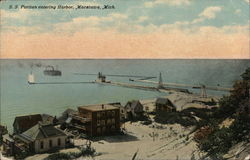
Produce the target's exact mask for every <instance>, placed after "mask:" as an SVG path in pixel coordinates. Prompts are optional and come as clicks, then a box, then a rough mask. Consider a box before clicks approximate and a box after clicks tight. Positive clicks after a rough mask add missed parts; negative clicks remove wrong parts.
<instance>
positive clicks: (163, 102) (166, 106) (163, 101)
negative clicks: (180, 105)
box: [155, 98, 176, 112]
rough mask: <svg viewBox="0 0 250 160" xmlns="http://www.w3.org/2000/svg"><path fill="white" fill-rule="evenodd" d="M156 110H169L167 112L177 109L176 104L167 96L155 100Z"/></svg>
mask: <svg viewBox="0 0 250 160" xmlns="http://www.w3.org/2000/svg"><path fill="white" fill-rule="evenodd" d="M155 106H156V108H155V110H156V111H157V112H161V111H167V112H173V111H176V107H175V106H174V104H173V103H172V102H171V101H170V100H169V99H167V98H157V99H156V101H155Z"/></svg>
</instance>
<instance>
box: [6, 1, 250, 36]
mask: <svg viewBox="0 0 250 160" xmlns="http://www.w3.org/2000/svg"><path fill="white" fill-rule="evenodd" d="M177 1H179V3H177ZM89 3H97V4H100V5H103V4H114V5H115V7H116V9H115V10H30V9H29V10H28V9H19V10H14V9H13V10H10V9H9V5H13V6H14V5H16V4H18V5H19V7H20V6H21V5H23V4H24V5H46V4H50V5H56V6H57V5H58V4H62V5H65V4H75V5H77V4H82V5H85V4H89ZM1 9H2V11H3V15H4V16H3V17H2V29H3V30H9V29H10V28H11V27H36V26H38V27H39V29H38V30H37V31H38V32H51V31H53V30H54V29H55V25H56V24H60V23H67V22H72V21H74V19H76V18H81V17H86V18H88V17H103V18H104V17H109V16H110V14H112V13H115V14H120V15H123V16H126V17H125V18H119V17H116V19H115V20H108V19H107V20H105V18H104V19H103V20H102V21H100V22H98V24H97V23H96V24H95V27H99V28H109V27H114V26H119V25H120V24H128V25H139V26H148V25H154V26H161V25H164V24H166V25H169V24H176V22H177V23H181V25H180V27H183V28H186V27H187V28H188V27H190V26H215V27H223V26H238V25H248V24H249V3H248V2H247V0H137V1H132V0H129V1H128V0H126V1H125V0H118V1H117V0H116V1H114V0H99V1H98V0H96V1H88V2H86V1H72V0H70V1H7V2H6V1H5V2H2V7H1ZM203 12H206V14H202V13H203ZM17 14H18V16H17ZM197 19H199V20H198V21H197V22H194V21H195V20H197ZM192 22H193V23H192ZM85 26H86V27H89V26H88V24H86V25H83V26H82V27H85ZM118 28H119V27H118ZM78 29H79V28H77V27H76V28H75V30H76V31H77V30H78ZM118 30H119V31H122V30H123V28H119V29H118ZM71 32H74V29H71Z"/></svg>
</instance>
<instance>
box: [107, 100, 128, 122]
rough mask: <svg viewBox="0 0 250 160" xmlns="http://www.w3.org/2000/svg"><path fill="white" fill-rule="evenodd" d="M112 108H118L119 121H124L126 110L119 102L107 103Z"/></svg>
mask: <svg viewBox="0 0 250 160" xmlns="http://www.w3.org/2000/svg"><path fill="white" fill-rule="evenodd" d="M109 104H110V105H112V106H115V107H118V108H119V109H120V121H125V119H126V110H125V108H124V106H122V105H121V103H120V102H114V103H109Z"/></svg>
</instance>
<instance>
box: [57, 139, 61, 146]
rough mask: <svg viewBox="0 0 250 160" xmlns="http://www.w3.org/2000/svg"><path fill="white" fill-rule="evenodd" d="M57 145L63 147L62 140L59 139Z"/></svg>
mask: <svg viewBox="0 0 250 160" xmlns="http://www.w3.org/2000/svg"><path fill="white" fill-rule="evenodd" d="M57 145H58V146H60V145H61V139H60V138H58V139H57Z"/></svg>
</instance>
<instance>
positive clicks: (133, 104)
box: [125, 100, 144, 118]
mask: <svg viewBox="0 0 250 160" xmlns="http://www.w3.org/2000/svg"><path fill="white" fill-rule="evenodd" d="M125 110H126V112H127V117H129V118H134V117H140V116H142V115H143V112H144V111H143V105H142V104H141V102H140V101H139V100H132V101H128V102H127V104H126V105H125ZM131 116H132V117H131Z"/></svg>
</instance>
